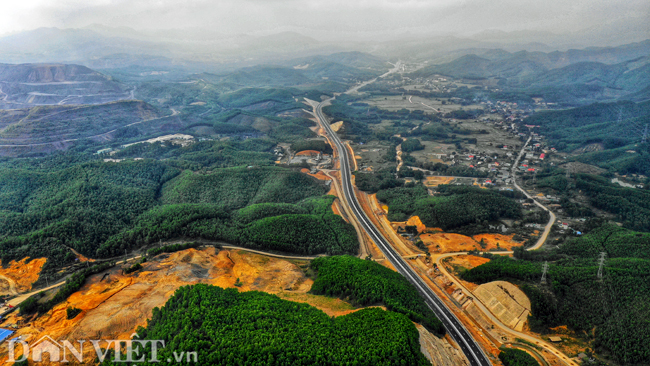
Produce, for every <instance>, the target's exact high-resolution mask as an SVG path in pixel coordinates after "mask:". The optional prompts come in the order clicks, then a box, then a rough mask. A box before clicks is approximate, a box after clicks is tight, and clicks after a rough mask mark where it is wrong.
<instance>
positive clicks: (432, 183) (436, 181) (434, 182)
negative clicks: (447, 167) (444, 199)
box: [424, 177, 454, 187]
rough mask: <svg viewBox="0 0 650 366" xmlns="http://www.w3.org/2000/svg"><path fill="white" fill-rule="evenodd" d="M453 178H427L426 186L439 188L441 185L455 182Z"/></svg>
mask: <svg viewBox="0 0 650 366" xmlns="http://www.w3.org/2000/svg"><path fill="white" fill-rule="evenodd" d="M453 180H454V178H452V177H426V180H425V181H424V185H425V186H427V187H437V186H439V185H441V184H449V183H451V181H453Z"/></svg>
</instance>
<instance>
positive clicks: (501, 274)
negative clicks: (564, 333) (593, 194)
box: [461, 226, 650, 365]
mask: <svg viewBox="0 0 650 366" xmlns="http://www.w3.org/2000/svg"><path fill="white" fill-rule="evenodd" d="M601 252H604V253H606V261H605V265H604V271H603V278H602V279H599V278H598V258H599V256H600V253H601ZM648 253H650V234H647V233H638V232H634V231H630V230H627V229H622V228H619V227H616V226H604V227H601V228H599V229H597V230H594V231H592V232H591V233H589V234H588V235H585V236H583V237H577V238H572V239H568V240H567V241H566V242H565V243H563V244H561V245H560V247H559V248H557V249H555V250H549V251H546V252H527V251H525V250H523V249H521V248H520V249H517V250H515V258H516V259H510V258H507V257H502V258H498V259H493V260H491V261H490V262H488V263H486V264H483V265H481V266H478V267H475V268H473V269H471V270H469V271H467V272H464V273H463V274H462V276H461V277H462V278H463V279H464V280H466V281H471V282H477V283H484V282H490V281H495V280H500V279H501V280H509V281H514V282H515V283H518V284H520V287H521V289H522V290H523V291H524V292H525V293H526V295H528V297H529V298H530V300H531V306H532V318H531V319H530V322H531V327H533V329H537V330H538V331H544V330H545V329H547V328H551V327H556V326H558V325H568V326H569V327H570V328H571V329H573V330H576V331H579V332H582V331H585V332H589V334H591V332H594V337H595V338H594V339H593V341H592V344H591V347H592V348H593V349H594V350H595V351H596V352H597V353H598V354H600V355H608V357H611V358H613V359H615V360H616V361H617V362H619V363H621V364H626V365H627V364H630V365H637V364H638V365H641V364H644V365H645V364H648V363H650V322H648V319H650V258H649V257H648ZM544 261H548V262H549V264H550V267H549V270H548V275H547V282H548V285H540V284H539V279H540V278H541V275H542V265H543V263H544Z"/></svg>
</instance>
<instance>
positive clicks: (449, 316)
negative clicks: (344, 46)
mask: <svg viewBox="0 0 650 366" xmlns="http://www.w3.org/2000/svg"><path fill="white" fill-rule="evenodd" d="M330 100H331V99H328V100H326V101H325V102H321V103H319V104H318V105H317V106H316V107H315V113H316V117H317V119H318V121H319V123H320V125H321V127H322V128H323V129H324V130H325V131H326V132H327V135H328V137H329V138H330V140H331V141H332V142H334V145H335V147H336V149H337V151H338V153H339V162H340V172H341V183H342V187H343V193H344V196H345V200H346V201H347V202H348V205H349V206H350V208H351V209H352V211H353V213H354V215H355V216H356V218H357V220H358V222H359V223H360V224H361V226H362V227H363V229H364V231H365V232H366V233H367V234H368V236H370V238H371V239H372V240H373V241H374V242H375V244H377V247H379V249H380V250H381V251H382V253H383V254H384V256H386V258H387V259H388V260H389V261H390V262H391V264H392V265H393V266H394V267H395V269H396V270H397V271H398V272H399V273H401V274H402V275H403V276H404V277H406V279H407V280H408V281H409V282H411V283H412V284H413V285H414V286H415V288H416V289H417V290H418V291H419V292H420V294H421V295H422V297H423V298H424V299H425V302H426V304H427V305H428V306H429V308H431V310H432V311H433V312H434V313H435V314H436V316H437V317H438V319H440V321H442V323H443V324H444V326H445V328H446V329H447V332H448V333H449V335H450V336H451V338H452V339H453V340H454V341H455V342H456V343H457V344H458V346H459V347H460V348H461V350H462V351H463V353H464V354H465V356H466V357H467V359H468V360H469V363H470V365H472V366H488V365H492V363H491V362H490V360H489V359H488V357H487V356H486V354H485V353H484V352H483V350H482V349H481V347H480V346H479V345H478V344H477V343H476V341H475V340H474V339H473V338H472V336H471V335H470V333H469V331H467V329H465V327H464V326H463V324H462V323H461V322H460V321H459V320H458V318H456V316H455V315H454V314H453V313H452V312H451V310H450V309H448V308H447V307H446V305H445V304H444V303H443V302H442V300H440V299H439V298H438V297H437V296H436V294H435V293H434V292H433V291H432V290H431V289H430V288H429V287H428V286H427V284H426V283H424V281H423V280H422V279H421V278H420V277H419V276H418V275H417V274H416V273H415V271H414V270H413V269H412V268H411V267H410V266H409V265H407V264H406V262H404V260H403V259H402V258H401V257H400V256H399V254H397V253H396V252H395V250H394V249H393V247H392V246H391V245H390V243H389V242H388V240H386V238H384V236H383V235H382V234H381V232H380V231H379V230H378V229H377V228H376V227H375V225H374V224H373V223H372V221H370V219H369V218H368V216H367V215H366V213H365V212H364V211H363V209H362V208H361V205H360V204H359V201H358V200H357V197H356V195H355V194H354V188H353V186H352V182H351V178H352V177H351V172H350V158H349V152H348V149H347V148H346V147H345V146H344V145H343V143H342V142H341V140H340V139H339V137H338V136H337V135H336V134H335V133H334V131H332V129H331V127H330V125H329V122H328V120H327V118H326V117H325V115H324V114H323V104H325V103H327V102H329V101H330Z"/></svg>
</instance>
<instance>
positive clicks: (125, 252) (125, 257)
mask: <svg viewBox="0 0 650 366" xmlns="http://www.w3.org/2000/svg"><path fill="white" fill-rule="evenodd" d="M124 263H125V264H126V249H124Z"/></svg>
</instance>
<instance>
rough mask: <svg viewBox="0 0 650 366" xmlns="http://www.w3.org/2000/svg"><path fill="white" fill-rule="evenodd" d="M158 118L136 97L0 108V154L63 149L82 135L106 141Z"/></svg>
mask: <svg viewBox="0 0 650 366" xmlns="http://www.w3.org/2000/svg"><path fill="white" fill-rule="evenodd" d="M157 118H160V114H159V112H158V111H157V110H156V108H154V107H152V106H151V105H149V104H147V103H145V102H142V101H137V100H129V101H120V102H113V103H106V104H100V105H84V106H39V107H32V108H29V109H20V110H0V155H10V156H16V155H20V154H21V153H30V152H31V153H34V152H45V153H47V152H51V151H54V150H63V149H66V148H67V147H68V146H69V145H71V144H72V143H73V142H74V141H76V140H78V139H83V138H89V139H93V140H96V141H108V140H112V139H113V136H114V135H115V134H116V133H119V132H120V131H121V130H123V129H125V128H133V129H142V128H147V127H145V125H143V123H144V122H147V121H153V120H155V119H157Z"/></svg>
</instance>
